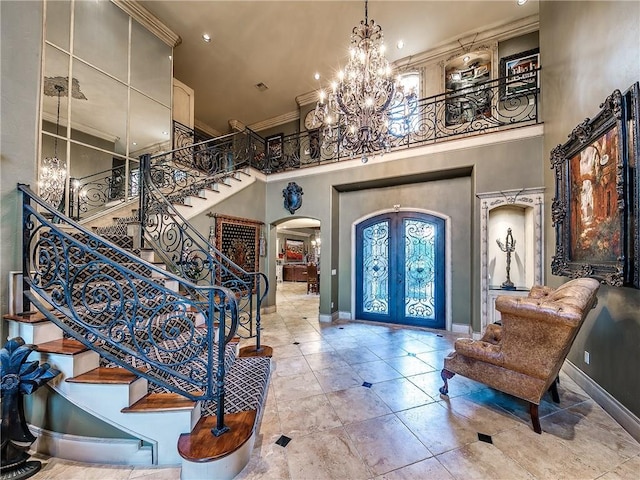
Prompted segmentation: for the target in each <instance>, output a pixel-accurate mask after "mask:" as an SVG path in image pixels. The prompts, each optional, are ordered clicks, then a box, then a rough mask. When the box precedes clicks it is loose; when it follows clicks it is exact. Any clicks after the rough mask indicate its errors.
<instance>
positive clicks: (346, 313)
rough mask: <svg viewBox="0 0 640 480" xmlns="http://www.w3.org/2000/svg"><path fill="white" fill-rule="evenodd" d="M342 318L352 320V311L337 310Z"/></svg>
mask: <svg viewBox="0 0 640 480" xmlns="http://www.w3.org/2000/svg"><path fill="white" fill-rule="evenodd" d="M335 313H337V314H338V318H339V319H340V320H351V312H344V311H343V312H335Z"/></svg>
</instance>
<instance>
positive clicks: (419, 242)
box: [356, 212, 446, 328]
mask: <svg viewBox="0 0 640 480" xmlns="http://www.w3.org/2000/svg"><path fill="white" fill-rule="evenodd" d="M356 242H357V245H356V318H358V319H362V320H375V321H381V322H390V323H401V324H408V325H417V326H423V327H430V328H445V318H446V316H445V311H444V305H445V302H444V298H445V291H444V258H445V253H444V220H442V219H440V218H438V217H434V216H432V215H427V214H424V213H417V212H397V213H395V212H393V213H387V214H383V215H379V216H377V217H374V218H370V219H368V220H366V221H364V222H362V223H361V224H359V225H357V226H356Z"/></svg>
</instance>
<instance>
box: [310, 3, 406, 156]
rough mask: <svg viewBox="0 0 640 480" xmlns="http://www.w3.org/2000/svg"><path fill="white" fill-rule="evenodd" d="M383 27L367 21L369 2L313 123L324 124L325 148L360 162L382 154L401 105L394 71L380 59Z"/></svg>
mask: <svg viewBox="0 0 640 480" xmlns="http://www.w3.org/2000/svg"><path fill="white" fill-rule="evenodd" d="M383 40H384V38H383V34H382V27H381V26H380V25H377V24H376V22H375V21H374V20H371V21H369V16H368V2H367V1H365V2H364V20H361V21H360V25H357V26H355V27H354V28H353V31H352V33H351V45H350V48H349V61H348V63H347V66H346V67H345V68H344V70H341V71H339V72H338V78H337V80H336V81H334V82H332V84H331V91H330V93H329V94H327V93H326V92H325V91H324V90H321V91H320V99H319V101H318V104H317V106H316V114H315V118H316V119H317V120H318V121H320V122H322V123H323V137H324V138H323V142H324V147H325V148H327V147H331V146H332V147H333V148H335V149H336V150H338V152H340V151H346V152H347V153H348V154H349V156H350V157H351V158H354V157H356V156H361V159H362V163H366V162H367V161H368V159H369V158H368V156H369V155H370V154H374V153H376V152H387V151H389V149H390V148H391V144H390V141H389V123H390V122H389V112H390V111H391V109H393V108H394V107H396V106H399V105H400V104H401V103H402V101H403V97H404V95H403V92H402V89H401V88H399V87H398V86H397V85H396V82H395V79H394V77H393V71H392V68H391V66H390V65H389V62H388V61H387V59H386V58H385V56H384V52H385V46H384V42H383Z"/></svg>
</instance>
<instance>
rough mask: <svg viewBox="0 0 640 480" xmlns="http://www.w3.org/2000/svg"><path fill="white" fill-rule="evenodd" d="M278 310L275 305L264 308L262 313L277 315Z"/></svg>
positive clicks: (261, 310)
mask: <svg viewBox="0 0 640 480" xmlns="http://www.w3.org/2000/svg"><path fill="white" fill-rule="evenodd" d="M277 310H278V308H277V307H276V306H275V305H269V306H268V307H262V308H261V309H260V313H264V314H266V313H275V312H276V311H277Z"/></svg>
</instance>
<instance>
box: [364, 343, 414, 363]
mask: <svg viewBox="0 0 640 480" xmlns="http://www.w3.org/2000/svg"><path fill="white" fill-rule="evenodd" d="M363 343H365V342H364V341H363ZM367 348H368V349H369V350H371V351H372V352H373V353H375V354H376V355H377V356H378V357H379V358H381V359H382V360H387V359H389V358H397V357H406V356H407V354H408V353H409V352H407V351H406V350H404V349H403V348H402V347H400V346H399V345H398V344H396V343H391V342H389V341H386V342H384V343H380V344H377V345H369V346H367Z"/></svg>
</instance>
